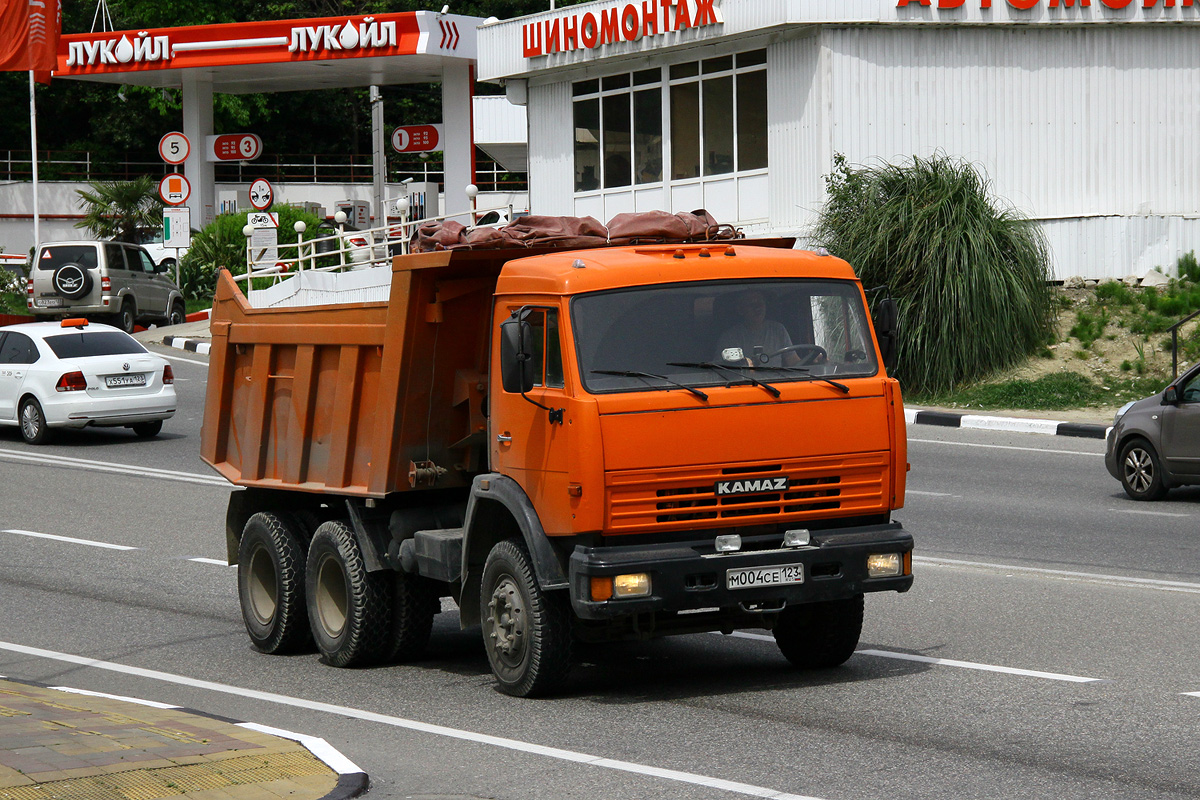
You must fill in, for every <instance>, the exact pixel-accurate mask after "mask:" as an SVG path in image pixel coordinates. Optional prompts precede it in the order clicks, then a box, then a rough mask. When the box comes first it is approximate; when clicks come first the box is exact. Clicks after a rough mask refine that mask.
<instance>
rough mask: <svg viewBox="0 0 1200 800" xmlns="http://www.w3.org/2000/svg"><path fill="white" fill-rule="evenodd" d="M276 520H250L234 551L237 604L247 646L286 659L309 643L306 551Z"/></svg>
mask: <svg viewBox="0 0 1200 800" xmlns="http://www.w3.org/2000/svg"><path fill="white" fill-rule="evenodd" d="M301 542H302V539H301V537H300V536H299V535H298V531H297V528H296V525H295V524H294V523H293V522H292V520H290V519H289V518H287V517H286V516H283V515H280V514H273V513H270V512H259V513H257V514H255V515H254V516H252V517H250V519H249V521H247V522H246V527H245V528H244V529H243V530H242V540H241V543H240V544H239V545H238V600H239V601H240V602H241V606H242V619H243V620H244V621H245V623H246V632H247V633H249V634H250V641H251V642H253V643H254V646H255V647H256V648H257V649H259V650H261V651H262V652H264V653H290V652H295V651H297V650H302V649H304V648H305V647H307V646H309V645H310V644H311V643H312V636H311V634H310V633H309V626H308V614H307V612H306V611H305V607H304V545H303V544H302V543H301Z"/></svg>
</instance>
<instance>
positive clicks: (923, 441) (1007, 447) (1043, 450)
mask: <svg viewBox="0 0 1200 800" xmlns="http://www.w3.org/2000/svg"><path fill="white" fill-rule="evenodd" d="M914 442H915V443H917V444H945V445H949V446H951V447H982V448H984V449H985V450H1020V451H1022V452H1025V453H1050V454H1052V455H1059V456H1094V457H1096V458H1104V453H1085V452H1083V451H1081V450H1050V449H1048V448H1045V447H1015V446H1013V445H1010V444H979V443H978V442H944V441H942V440H941V439H909V440H908V443H909V444H913V443H914Z"/></svg>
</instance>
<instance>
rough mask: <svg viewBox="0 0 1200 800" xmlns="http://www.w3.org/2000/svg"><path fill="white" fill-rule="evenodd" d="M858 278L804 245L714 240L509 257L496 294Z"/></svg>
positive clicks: (837, 261)
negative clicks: (802, 247)
mask: <svg viewBox="0 0 1200 800" xmlns="http://www.w3.org/2000/svg"><path fill="white" fill-rule="evenodd" d="M763 278H826V279H832V280H851V281H853V280H857V279H858V278H857V276H856V275H855V274H854V269H853V268H852V267H851V266H850V265H849V264H848V263H847V262H845V261H843V260H842V259H840V258H836V257H834V256H830V255H819V254H817V253H814V252H811V251H808V250H790V249H782V248H777V247H761V246H755V245H752V244H742V243H739V242H737V241H733V242H716V243H707V244H686V245H678V244H667V245H645V246H638V245H633V246H628V247H606V248H601V249H596V250H569V251H564V252H555V253H549V254H546V255H540V256H532V257H530V258H520V259H516V260H513V261H509V262H508V263H507V264H505V265H504V268H503V270H502V271H501V273H500V277H499V279H498V280H497V282H496V294H556V295H570V294H582V293H585V292H595V291H603V290H605V289H613V288H621V287H628V286H647V285H651V284H659V283H686V282H692V281H708V280H751V279H763Z"/></svg>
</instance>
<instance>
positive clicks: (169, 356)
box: [162, 353, 208, 380]
mask: <svg viewBox="0 0 1200 800" xmlns="http://www.w3.org/2000/svg"><path fill="white" fill-rule="evenodd" d="M162 357H163V358H165V359H167V360H168V361H183V362H184V363H186V364H199V365H200V366H202V367H207V366H208V362H207V361H197V360H196V359H194V358H184V357H183V356H177V355H175V354H174V353H163V354H162ZM175 380H180V378H176V379H175Z"/></svg>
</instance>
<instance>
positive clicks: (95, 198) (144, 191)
mask: <svg viewBox="0 0 1200 800" xmlns="http://www.w3.org/2000/svg"><path fill="white" fill-rule="evenodd" d="M88 186H90V187H91V189H90V190H87V189H78V190H76V194H78V195H79V205H80V207H81V208H82V209H83V219H81V220H80V221H79V222H76V223H75V227H76V228H86V229H87V230H88V232H89V233H91V234H92V237H93V238H96V239H116V240H117V241H121V242H133V243H137V241H138V234H140V233H144V232H146V231H151V230H155V229H157V228H161V227H162V216H163V214H162V208H163V204H162V201H161V200H160V199H159V198H158V193H157V190H156V186H157V184H156V183H155V182H154V179H153V178H151V177H150V176H149V175H144V176H142V177H141V178H137V179H136V180H132V181H93V182H91V183H89V184H88Z"/></svg>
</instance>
